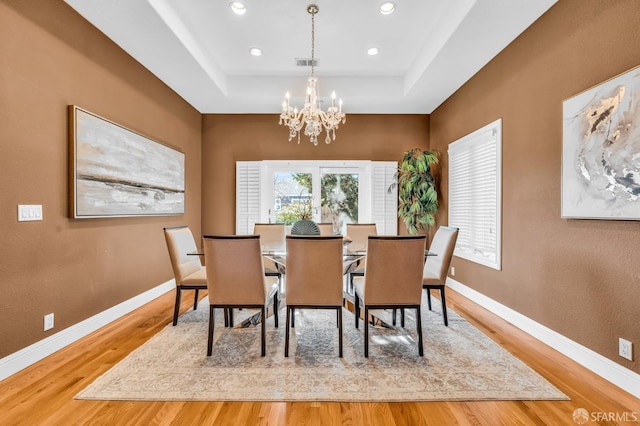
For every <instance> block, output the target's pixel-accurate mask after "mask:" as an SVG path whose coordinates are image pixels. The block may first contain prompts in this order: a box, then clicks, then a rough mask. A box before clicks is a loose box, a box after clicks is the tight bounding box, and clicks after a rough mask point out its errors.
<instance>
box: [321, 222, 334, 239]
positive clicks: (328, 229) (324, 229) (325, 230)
mask: <svg viewBox="0 0 640 426" xmlns="http://www.w3.org/2000/svg"><path fill="white" fill-rule="evenodd" d="M317 225H318V228H319V229H320V235H322V236H323V237H325V236H329V235H335V232H333V223H330V222H320V223H318V224H317Z"/></svg>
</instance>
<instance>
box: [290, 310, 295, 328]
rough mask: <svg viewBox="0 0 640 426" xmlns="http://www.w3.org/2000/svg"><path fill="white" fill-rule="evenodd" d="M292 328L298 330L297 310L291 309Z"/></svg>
mask: <svg viewBox="0 0 640 426" xmlns="http://www.w3.org/2000/svg"><path fill="white" fill-rule="evenodd" d="M291 328H296V308H291Z"/></svg>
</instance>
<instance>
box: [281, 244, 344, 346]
mask: <svg viewBox="0 0 640 426" xmlns="http://www.w3.org/2000/svg"><path fill="white" fill-rule="evenodd" d="M296 309H335V310H336V311H337V322H338V353H339V355H338V356H339V357H342V237H341V236H340V235H332V236H293V235H291V236H287V320H286V333H285V344H284V356H285V357H288V356H289V330H290V325H291V326H292V327H293V326H294V324H295V317H294V316H295V310H296Z"/></svg>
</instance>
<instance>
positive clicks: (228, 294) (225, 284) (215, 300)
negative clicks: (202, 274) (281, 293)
mask: <svg viewBox="0 0 640 426" xmlns="http://www.w3.org/2000/svg"><path fill="white" fill-rule="evenodd" d="M204 257H205V263H206V264H207V284H208V289H209V334H208V339H207V356H211V353H212V351H213V332H214V323H215V314H214V312H215V308H223V309H229V318H230V319H229V321H230V323H232V322H233V320H232V318H233V317H232V310H233V309H235V308H247V309H260V313H261V317H262V321H261V354H262V356H265V352H266V351H265V340H266V328H265V322H266V319H267V305H268V304H269V302H270V301H273V316H274V324H275V327H276V328H277V327H278V303H279V301H278V283H277V279H276V278H275V277H267V276H265V275H264V264H263V260H262V250H261V248H260V236H259V235H233V236H220V235H218V236H214V235H205V236H204Z"/></svg>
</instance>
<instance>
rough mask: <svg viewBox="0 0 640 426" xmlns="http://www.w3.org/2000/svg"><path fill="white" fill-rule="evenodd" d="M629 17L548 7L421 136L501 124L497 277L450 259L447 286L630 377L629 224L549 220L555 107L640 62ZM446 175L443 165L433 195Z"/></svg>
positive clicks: (563, 5) (574, 4) (628, 9)
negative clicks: (621, 351) (506, 310)
mask: <svg viewBox="0 0 640 426" xmlns="http://www.w3.org/2000/svg"><path fill="white" fill-rule="evenodd" d="M639 22H640V3H639V2H638V1H637V0H615V1H613V0H610V1H602V0H560V1H559V2H558V3H557V4H556V5H555V6H554V7H553V8H551V9H550V10H549V11H548V12H547V13H546V14H545V15H544V16H543V17H542V18H541V19H539V20H538V21H537V22H535V23H534V24H533V25H532V26H531V27H530V28H529V29H528V30H527V31H526V32H525V33H523V34H522V35H521V36H520V37H519V38H518V39H516V40H515V41H514V42H513V43H512V44H511V45H510V46H508V47H507V48H506V49H505V50H504V51H503V52H502V53H500V54H499V55H498V56H497V57H496V58H495V59H494V60H493V61H491V63H489V64H488V65H487V66H486V67H485V68H484V69H482V70H481V71H480V72H479V73H478V74H477V75H476V76H475V77H474V78H473V79H471V80H470V81H469V82H468V83H467V84H465V85H464V87H463V88H462V89H461V90H459V91H458V92H457V93H455V94H454V95H453V96H451V98H449V99H448V100H447V101H446V102H445V103H444V104H443V105H441V106H440V107H439V108H438V109H437V110H436V111H435V112H434V113H433V114H432V115H431V133H430V138H431V139H430V140H431V144H432V147H435V148H437V149H440V150H441V151H443V152H446V148H447V144H449V143H451V142H453V141H454V140H456V139H458V138H460V137H462V136H464V135H465V134H468V133H469V132H472V131H473V130H475V129H477V128H479V127H482V126H483V125H485V124H487V123H489V122H491V121H493V120H495V119H497V118H500V117H502V120H503V121H502V125H503V147H502V154H503V160H502V162H503V175H502V176H503V177H502V185H503V196H502V202H503V206H502V215H503V216H502V250H503V255H502V265H503V266H502V271H496V270H493V269H490V268H486V267H482V266H479V265H477V264H474V263H471V262H468V261H465V260H463V259H459V258H454V260H453V266H455V267H456V277H455V279H456V280H458V281H460V282H462V283H464V284H466V285H468V286H470V287H472V288H474V289H475V290H477V291H479V292H481V293H483V294H485V295H487V296H489V297H490V298H492V299H495V300H497V301H498V302H500V303H502V304H505V305H507V306H509V307H510V308H512V309H514V310H516V311H518V312H520V313H522V314H524V315H526V316H527V317H529V318H532V319H534V320H535V321H538V322H539V323H541V324H543V325H545V326H547V327H549V328H551V329H553V330H555V331H557V332H558V333H560V334H562V335H564V336H567V337H569V338H570V339H572V340H574V341H576V342H578V343H580V344H582V345H585V346H586V347H588V348H590V349H592V350H594V351H596V352H598V353H600V354H602V355H604V356H606V357H607V358H610V359H611V360H614V361H616V362H618V363H620V364H622V365H623V366H625V367H627V368H631V369H633V370H634V371H636V372H638V371H639V370H640V362H639V361H638V356H637V355H636V357H635V361H633V362H631V361H626V360H625V359H623V358H621V357H619V356H618V337H623V338H625V339H627V340H631V341H633V342H634V343H635V346H636V347H638V346H639V345H640V327H639V326H638V318H637V316H638V313H639V312H640V261H639V259H638V252H640V222H637V221H611V220H567V219H561V218H560V192H561V184H560V170H561V157H562V101H563V100H564V99H567V98H569V97H571V96H573V95H574V94H577V93H579V92H581V91H583V90H585V89H587V88H589V87H591V86H593V85H596V84H598V83H600V82H602V81H604V80H606V79H608V78H610V77H613V76H615V75H617V74H619V73H621V72H624V71H626V70H628V69H630V68H632V67H634V66H637V65H638V64H639V63H640V37H639V36H638V23H639ZM445 160H446V158H445ZM446 173H447V164H446V161H444V164H443V174H444V176H445V181H444V182H443V183H444V185H443V188H445V192H446ZM445 195H446V194H445ZM441 217H444V218H446V211H443V212H441Z"/></svg>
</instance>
